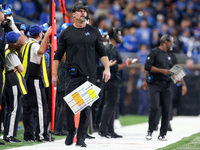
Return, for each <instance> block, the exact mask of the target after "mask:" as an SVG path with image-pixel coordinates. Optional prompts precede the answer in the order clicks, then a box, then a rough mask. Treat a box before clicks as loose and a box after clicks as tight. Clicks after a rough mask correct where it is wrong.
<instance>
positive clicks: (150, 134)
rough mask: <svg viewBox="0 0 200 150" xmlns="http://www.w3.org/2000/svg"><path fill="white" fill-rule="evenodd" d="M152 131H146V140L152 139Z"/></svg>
mask: <svg viewBox="0 0 200 150" xmlns="http://www.w3.org/2000/svg"><path fill="white" fill-rule="evenodd" d="M152 133H153V132H151V131H148V132H147V136H146V139H147V140H152Z"/></svg>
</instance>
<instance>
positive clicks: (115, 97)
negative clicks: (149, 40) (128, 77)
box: [99, 28, 134, 138]
mask: <svg viewBox="0 0 200 150" xmlns="http://www.w3.org/2000/svg"><path fill="white" fill-rule="evenodd" d="M108 35H109V38H110V40H109V44H108V45H106V47H105V50H106V52H107V55H108V57H109V60H113V61H116V64H114V65H113V66H111V67H110V70H111V79H110V80H109V81H108V82H107V83H103V88H102V89H105V92H104V93H105V95H104V97H105V105H104V108H103V114H102V117H101V126H100V129H99V135H100V136H102V137H106V138H110V137H111V138H122V136H121V135H118V134H117V133H115V131H114V119H115V112H116V110H117V106H118V103H119V96H120V95H119V93H120V87H121V77H122V69H123V68H125V67H127V66H129V65H131V64H133V63H134V62H133V59H132V58H129V59H127V61H126V62H122V58H121V56H120V54H119V51H118V50H117V47H116V46H117V44H118V43H122V35H121V31H120V29H118V28H112V29H111V30H109V32H108Z"/></svg>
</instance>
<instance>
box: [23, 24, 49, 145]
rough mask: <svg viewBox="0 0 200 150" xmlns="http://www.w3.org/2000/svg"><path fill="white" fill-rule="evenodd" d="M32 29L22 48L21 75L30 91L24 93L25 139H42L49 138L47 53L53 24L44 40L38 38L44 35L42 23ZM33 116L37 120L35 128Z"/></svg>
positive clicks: (40, 140) (46, 139) (39, 140)
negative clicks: (46, 89) (46, 90)
mask: <svg viewBox="0 0 200 150" xmlns="http://www.w3.org/2000/svg"><path fill="white" fill-rule="evenodd" d="M29 32H30V38H29V41H28V42H27V43H26V44H25V45H23V47H22V49H21V55H22V64H23V66H24V71H23V72H22V75H23V76H24V78H25V80H26V85H27V89H28V94H27V95H25V96H24V97H23V123H24V140H25V141H34V140H36V141H38V142H42V141H48V140H49V139H48V135H47V111H48V110H47V109H48V104H47V99H46V93H45V87H48V86H49V81H48V76H47V70H46V62H45V57H44V53H45V51H46V49H47V45H48V39H49V36H50V35H51V32H52V27H49V28H48V30H47V32H46V34H45V36H44V38H43V40H42V42H41V44H39V42H40V40H41V39H42V28H41V27H40V26H39V25H32V26H31V27H30V28H29ZM32 115H33V116H32ZM32 117H33V119H32ZM32 120H34V124H35V130H34V127H33V122H32ZM34 131H35V135H34ZM34 137H35V139H34Z"/></svg>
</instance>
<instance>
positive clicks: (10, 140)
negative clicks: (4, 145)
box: [3, 136, 22, 143]
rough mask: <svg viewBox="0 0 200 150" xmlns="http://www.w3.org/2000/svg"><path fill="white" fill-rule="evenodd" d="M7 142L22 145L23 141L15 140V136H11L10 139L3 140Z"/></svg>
mask: <svg viewBox="0 0 200 150" xmlns="http://www.w3.org/2000/svg"><path fill="white" fill-rule="evenodd" d="M3 140H4V141H5V142H10V143H21V142H22V141H20V140H18V139H16V138H14V137H13V136H10V137H5V138H4V139H3Z"/></svg>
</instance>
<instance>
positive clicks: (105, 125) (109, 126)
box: [99, 81, 120, 133]
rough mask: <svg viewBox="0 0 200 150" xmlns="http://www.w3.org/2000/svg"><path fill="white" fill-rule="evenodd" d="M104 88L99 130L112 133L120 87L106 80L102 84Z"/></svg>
mask: <svg viewBox="0 0 200 150" xmlns="http://www.w3.org/2000/svg"><path fill="white" fill-rule="evenodd" d="M104 88H105V105H104V108H103V114H102V118H101V127H100V130H99V131H100V132H102V133H107V132H109V133H113V132H114V119H115V113H116V109H117V104H118V102H119V96H120V87H118V86H116V85H114V84H112V83H111V82H109V81H108V82H107V83H105V84H104Z"/></svg>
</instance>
